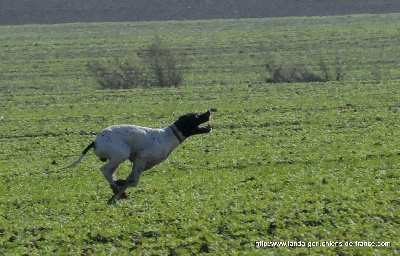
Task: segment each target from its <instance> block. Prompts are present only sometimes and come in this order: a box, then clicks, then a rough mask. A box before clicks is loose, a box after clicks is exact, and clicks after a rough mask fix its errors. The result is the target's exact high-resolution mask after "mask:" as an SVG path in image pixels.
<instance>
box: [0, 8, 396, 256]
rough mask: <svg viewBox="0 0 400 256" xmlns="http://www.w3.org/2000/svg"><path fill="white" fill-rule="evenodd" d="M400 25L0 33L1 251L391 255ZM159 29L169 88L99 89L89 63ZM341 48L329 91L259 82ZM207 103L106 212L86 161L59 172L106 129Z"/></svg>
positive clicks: (165, 25) (377, 20)
mask: <svg viewBox="0 0 400 256" xmlns="http://www.w3.org/2000/svg"><path fill="white" fill-rule="evenodd" d="M399 21H400V14H391V15H356V16H342V17H323V18H279V19H254V20H252V19H249V20H215V21H185V22H174V21H172V22H146V23H93V24H62V25H29V26H3V27H0V49H1V51H0V92H1V94H0V110H1V112H0V145H1V148H0V183H1V184H2V185H1V186H0V202H1V204H0V254H1V255H49V254H55V255H198V254H203V253H204V254H205V253H207V252H209V253H210V255H289V254H290V255H394V254H398V253H400V238H399V237H400V231H399V230H400V209H399V205H400V192H399V191H400V189H399V188H400V172H399V169H400V161H399V157H400V141H399V136H400V120H399V119H400V115H399V110H400V96H399V95H400V94H399V93H400V85H399V82H400V80H399V78H400V68H399V66H400V61H399V59H400V58H399V57H400V49H399V48H400V46H399V41H398V38H399V25H398V24H400V23H399ZM155 36H159V37H161V38H162V39H163V40H164V41H165V42H166V43H167V44H168V46H170V47H172V48H173V49H174V51H175V52H176V53H177V54H180V55H182V56H185V60H186V62H185V63H186V68H187V72H186V74H185V77H184V79H185V82H184V85H183V86H182V87H179V88H163V89H133V90H114V91H109V90H97V89H96V88H98V85H96V84H95V79H94V78H93V77H91V76H90V74H89V73H88V71H87V70H86V68H85V65H86V64H87V62H88V61H91V60H94V59H96V58H106V59H107V58H109V59H112V58H119V57H123V56H130V54H132V55H133V54H134V53H136V52H140V51H141V50H143V49H145V48H146V46H147V45H148V44H149V43H150V42H151V40H153V38H154V37H155ZM337 54H339V55H340V59H341V62H342V63H343V68H344V70H345V77H344V80H343V81H341V82H327V83H294V84H265V83H264V79H265V76H266V75H267V74H265V69H264V68H263V67H264V66H265V64H266V62H268V58H273V59H274V60H275V61H278V62H279V61H282V62H287V61H289V62H290V61H293V62H298V61H301V62H302V63H307V64H309V66H310V68H313V67H315V66H316V65H317V64H318V61H319V59H320V57H321V56H323V57H324V58H326V60H327V62H328V64H329V65H333V63H334V61H335V56H336V55H337ZM209 108H215V109H217V111H216V112H215V113H214V114H213V117H212V120H211V124H212V125H213V126H214V131H213V132H212V133H211V134H209V135H203V136H202V135H199V136H195V137H193V138H190V139H188V140H187V141H185V142H184V144H183V145H182V146H180V147H179V148H178V149H177V150H176V151H175V152H174V153H173V154H172V155H171V156H170V158H169V159H168V160H167V161H166V162H164V163H162V164H161V165H159V166H156V167H155V168H154V169H152V170H149V171H147V172H145V173H144V174H143V176H142V178H141V181H140V184H139V186H138V187H137V188H134V189H130V190H129V192H131V196H130V198H128V199H127V200H123V201H120V202H118V203H117V204H116V205H112V206H110V205H107V200H108V199H109V198H110V196H111V194H112V192H111V190H110V188H109V186H108V184H107V182H106V180H105V179H104V178H103V175H102V174H101V172H100V170H99V168H100V166H101V165H102V163H101V162H100V161H99V160H98V159H97V158H96V157H95V156H94V155H93V154H92V153H91V152H90V153H88V155H87V157H86V158H85V159H84V161H83V163H81V164H80V165H78V166H77V167H75V168H74V169H69V170H66V171H64V172H61V173H59V172H57V169H59V168H60V167H63V166H65V165H66V164H69V163H71V162H72V161H73V160H75V159H76V157H77V156H78V155H79V154H80V153H81V151H82V150H83V148H84V147H85V146H87V144H89V143H90V141H91V140H93V139H94V138H95V135H96V133H97V132H99V131H100V130H101V129H102V128H104V127H106V126H108V125H113V124H119V123H132V124H140V125H143V126H152V127H164V126H167V125H169V124H170V123H172V122H173V121H175V119H176V118H177V117H178V116H179V115H181V114H185V113H187V112H191V111H197V112H201V111H204V110H206V109H209ZM129 171H130V164H129V163H124V164H122V165H121V166H120V170H119V174H120V177H121V178H123V177H124V176H126V175H128V173H129ZM256 241H264V242H265V244H266V243H269V242H290V245H292V246H290V247H287V246H278V245H273V246H272V247H257V246H256ZM380 242H384V243H385V244H379V243H380ZM368 243H369V244H368ZM372 243H374V244H372ZM378 244H379V245H386V246H378ZM361 245H364V246H361ZM371 245H375V246H371Z"/></svg>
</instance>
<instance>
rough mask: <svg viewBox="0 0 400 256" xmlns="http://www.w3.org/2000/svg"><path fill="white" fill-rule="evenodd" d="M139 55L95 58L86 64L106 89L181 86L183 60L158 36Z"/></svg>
mask: <svg viewBox="0 0 400 256" xmlns="http://www.w3.org/2000/svg"><path fill="white" fill-rule="evenodd" d="M139 54H140V53H138V54H136V55H135V56H127V57H122V58H118V59H114V61H110V60H103V61H99V60H96V61H92V62H89V63H88V64H87V65H86V67H87V68H88V70H89V71H90V72H91V73H92V74H93V75H94V76H95V78H96V80H97V82H98V83H99V85H100V86H101V88H102V89H131V88H136V87H144V88H146V87H171V86H179V85H180V84H181V83H182V79H183V67H182V63H183V61H182V60H181V59H178V57H177V56H176V55H174V53H173V52H172V51H171V50H170V49H168V48H167V47H166V45H165V43H164V42H163V41H162V40H161V39H159V38H156V39H154V40H153V42H152V43H151V44H150V46H149V47H148V48H147V49H145V50H144V51H143V54H142V55H143V56H142V58H139V57H138V56H139Z"/></svg>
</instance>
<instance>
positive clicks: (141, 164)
mask: <svg viewBox="0 0 400 256" xmlns="http://www.w3.org/2000/svg"><path fill="white" fill-rule="evenodd" d="M145 167H146V162H145V161H142V160H140V159H137V160H136V161H135V162H134V164H133V166H132V172H131V173H130V174H129V176H128V177H127V178H126V181H125V182H124V184H123V185H122V186H119V187H118V190H119V191H118V192H117V193H114V195H113V196H112V198H111V199H110V200H109V201H108V203H109V204H113V203H115V202H116V201H117V200H119V199H121V198H126V194H125V190H126V189H127V188H128V187H136V186H137V185H138V184H139V179H140V175H141V174H142V173H143V172H144V170H145Z"/></svg>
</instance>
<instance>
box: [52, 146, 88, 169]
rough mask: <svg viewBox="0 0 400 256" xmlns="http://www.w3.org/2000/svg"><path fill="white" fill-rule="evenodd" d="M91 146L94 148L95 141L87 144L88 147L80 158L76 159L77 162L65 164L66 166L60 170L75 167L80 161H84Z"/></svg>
mask: <svg viewBox="0 0 400 256" xmlns="http://www.w3.org/2000/svg"><path fill="white" fill-rule="evenodd" d="M91 148H94V141H93V142H92V143H90V144H89V146H87V147H86V148H85V149H84V150H83V151H82V154H81V155H80V156H79V158H78V159H76V160H75V162H73V163H72V164H70V165H68V166H65V167H63V168H61V169H60V170H58V171H63V170H65V169H68V168H71V167H74V166H75V165H77V164H79V163H80V162H81V161H82V159H83V158H84V157H85V155H86V153H87V152H88V151H89V150H90V149H91Z"/></svg>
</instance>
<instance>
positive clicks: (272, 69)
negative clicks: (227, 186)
mask: <svg viewBox="0 0 400 256" xmlns="http://www.w3.org/2000/svg"><path fill="white" fill-rule="evenodd" d="M334 65H335V74H334V77H332V76H330V75H329V70H328V66H327V64H326V62H325V60H324V59H323V58H322V57H320V60H319V63H318V69H319V71H318V72H313V71H312V70H311V69H310V68H308V67H306V65H305V64H302V63H294V62H287V63H284V64H279V65H276V64H274V62H273V61H270V63H267V64H266V65H265V68H266V70H267V72H268V74H269V77H268V78H266V79H265V81H266V82H267V83H304V82H308V83H309V82H326V81H333V80H335V81H341V80H343V68H342V66H341V61H340V58H339V55H338V54H336V56H335V63H334Z"/></svg>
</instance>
